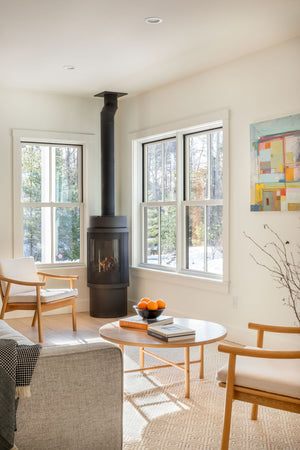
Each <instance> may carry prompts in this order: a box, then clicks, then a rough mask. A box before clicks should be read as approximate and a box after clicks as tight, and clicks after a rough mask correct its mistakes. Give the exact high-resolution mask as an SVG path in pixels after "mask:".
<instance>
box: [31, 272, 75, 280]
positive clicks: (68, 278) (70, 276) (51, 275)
mask: <svg viewBox="0 0 300 450" xmlns="http://www.w3.org/2000/svg"><path fill="white" fill-rule="evenodd" d="M38 275H41V276H43V277H46V278H56V279H60V280H78V278H79V276H78V275H54V274H52V273H44V272H38Z"/></svg>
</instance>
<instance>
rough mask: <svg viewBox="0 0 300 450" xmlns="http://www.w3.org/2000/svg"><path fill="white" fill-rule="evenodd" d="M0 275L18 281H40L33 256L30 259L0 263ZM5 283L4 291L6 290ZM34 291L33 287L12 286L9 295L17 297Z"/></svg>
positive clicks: (2, 261)
mask: <svg viewBox="0 0 300 450" xmlns="http://www.w3.org/2000/svg"><path fill="white" fill-rule="evenodd" d="M0 275H3V276H4V277H6V278H11V279H13V280H18V281H39V276H38V274H37V270H36V267H35V263H34V259H33V257H32V256H30V257H28V258H16V259H2V260H1V261H0ZM6 284H7V283H3V289H4V291H5V290H6ZM29 291H32V286H22V285H20V284H12V285H11V287H10V292H9V295H16V294H20V293H23V292H29Z"/></svg>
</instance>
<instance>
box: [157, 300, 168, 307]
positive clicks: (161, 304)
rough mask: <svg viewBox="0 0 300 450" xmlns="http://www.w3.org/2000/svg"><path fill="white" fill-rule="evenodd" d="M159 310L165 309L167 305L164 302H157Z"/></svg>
mask: <svg viewBox="0 0 300 450" xmlns="http://www.w3.org/2000/svg"><path fill="white" fill-rule="evenodd" d="M156 303H157V307H158V309H161V308H165V307H166V304H165V302H164V301H163V300H156Z"/></svg>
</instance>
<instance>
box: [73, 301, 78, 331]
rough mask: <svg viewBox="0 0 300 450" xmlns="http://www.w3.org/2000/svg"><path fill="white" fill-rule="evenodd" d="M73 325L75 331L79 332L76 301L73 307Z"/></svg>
mask: <svg viewBox="0 0 300 450" xmlns="http://www.w3.org/2000/svg"><path fill="white" fill-rule="evenodd" d="M72 324H73V331H77V325H76V306H75V301H74V303H73V305H72Z"/></svg>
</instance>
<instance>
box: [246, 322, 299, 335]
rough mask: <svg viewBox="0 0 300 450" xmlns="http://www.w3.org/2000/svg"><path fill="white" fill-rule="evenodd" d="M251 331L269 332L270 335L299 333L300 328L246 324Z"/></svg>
mask: <svg viewBox="0 0 300 450" xmlns="http://www.w3.org/2000/svg"><path fill="white" fill-rule="evenodd" d="M248 328H250V329H251V330H258V331H259V330H261V331H270V332H272V333H300V327H280V326H276V325H263V324H259V323H253V322H250V323H248Z"/></svg>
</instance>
